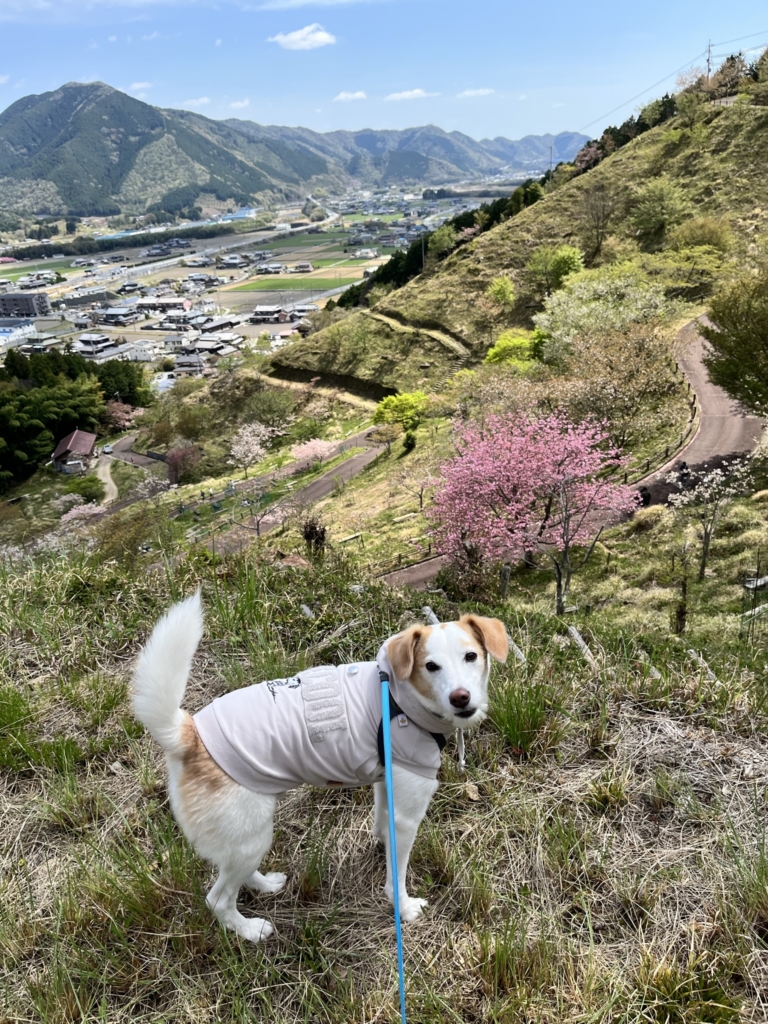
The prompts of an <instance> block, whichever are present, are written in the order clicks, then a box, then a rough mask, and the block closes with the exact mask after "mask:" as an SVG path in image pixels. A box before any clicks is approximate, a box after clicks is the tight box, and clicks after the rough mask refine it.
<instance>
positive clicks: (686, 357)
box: [380, 318, 766, 590]
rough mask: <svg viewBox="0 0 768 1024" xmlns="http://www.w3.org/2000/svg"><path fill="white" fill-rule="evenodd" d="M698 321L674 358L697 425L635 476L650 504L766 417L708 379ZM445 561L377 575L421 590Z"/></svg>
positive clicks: (728, 451)
mask: <svg viewBox="0 0 768 1024" xmlns="http://www.w3.org/2000/svg"><path fill="white" fill-rule="evenodd" d="M702 319H703V318H702ZM700 322H701V321H700V320H691V321H690V322H689V323H687V324H686V325H685V327H683V328H682V330H681V331H679V332H678V335H677V338H678V341H679V342H681V343H682V347H683V355H682V356H681V357H680V358H679V360H678V362H679V365H680V368H681V370H682V371H683V373H684V374H685V376H686V377H687V379H688V381H689V382H690V385H691V388H692V390H693V391H694V392H695V393H696V397H697V399H698V402H699V409H700V417H699V427H698V430H697V431H696V433H695V434H694V435H693V437H692V438H691V440H690V441H689V442H688V443H687V444H686V445H685V447H683V448H681V449H680V450H679V451H678V452H676V453H675V455H674V457H673V458H672V459H670V461H669V462H668V463H666V464H665V465H664V466H661V467H660V468H659V469H657V470H655V471H654V472H653V473H650V474H649V475H648V476H646V477H644V478H643V479H642V480H638V481H637V486H638V487H640V486H643V485H644V486H646V487H647V488H648V489H649V490H650V492H651V498H652V501H653V503H654V504H660V503H662V502H665V501H666V500H667V495H668V494H669V493H670V491H671V490H672V488H671V486H670V485H669V484H667V483H666V482H665V477H666V475H667V474H668V473H669V472H670V470H672V469H673V468H674V466H675V465H678V464H679V463H680V462H687V463H688V467H689V469H702V468H703V467H705V466H708V465H709V464H710V463H713V462H718V461H720V460H722V459H727V458H729V457H731V456H734V455H743V454H746V453H747V452H751V451H752V450H753V448H754V447H755V445H756V444H757V442H758V441H759V439H760V435H761V434H762V432H763V430H764V428H765V426H766V424H765V421H763V420H761V419H759V418H758V417H757V416H750V415H748V414H747V413H746V412H745V411H744V410H743V409H742V408H741V406H740V405H739V404H738V402H735V401H734V400H733V399H732V398H729V396H728V395H727V394H726V393H725V391H723V389H722V388H719V387H717V385H716V384H713V383H712V382H711V381H710V379H709V375H708V374H707V368H706V366H705V365H704V352H705V345H706V342H705V341H704V339H703V338H702V336H701V335H700V334H699V330H698V326H699V323H700ZM449 561H450V560H449V559H448V558H447V557H446V556H438V557H436V558H428V559H426V560H425V561H423V562H417V563H416V564H415V565H410V566H407V567H406V568H404V569H397V570H395V571H394V572H389V573H385V574H384V575H383V576H381V577H380V578H381V579H382V580H384V582H385V583H389V584H391V585H392V586H398V587H412V588H414V589H416V590H422V589H423V588H424V587H426V586H427V584H428V583H429V582H430V581H431V580H433V579H434V578H435V576H436V575H437V573H438V572H439V571H440V569H441V568H443V566H445V565H447V564H448V562H449Z"/></svg>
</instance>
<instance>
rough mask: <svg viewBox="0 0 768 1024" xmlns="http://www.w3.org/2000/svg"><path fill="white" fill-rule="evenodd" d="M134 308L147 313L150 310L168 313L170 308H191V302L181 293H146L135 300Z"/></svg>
mask: <svg viewBox="0 0 768 1024" xmlns="http://www.w3.org/2000/svg"><path fill="white" fill-rule="evenodd" d="M136 308H137V309H138V310H139V311H140V312H141V313H149V312H151V311H156V312H158V313H170V312H171V311H172V310H185V309H191V308H192V302H191V300H190V299H187V298H185V297H184V296H183V295H163V296H158V295H148V296H147V297H146V298H143V299H139V300H138V301H137V303H136Z"/></svg>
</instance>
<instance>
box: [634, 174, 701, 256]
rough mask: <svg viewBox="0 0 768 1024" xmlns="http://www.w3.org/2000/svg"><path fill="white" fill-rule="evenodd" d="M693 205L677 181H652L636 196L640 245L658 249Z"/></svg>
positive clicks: (635, 223)
mask: <svg viewBox="0 0 768 1024" xmlns="http://www.w3.org/2000/svg"><path fill="white" fill-rule="evenodd" d="M688 211H689V205H688V200H687V199H686V198H685V195H684V193H683V192H682V191H681V189H680V187H679V186H678V185H677V184H675V182H673V181H670V179H669V178H667V177H665V176H663V175H662V176H661V177H660V178H655V179H654V180H653V181H649V182H648V184H647V185H644V186H643V187H642V188H641V189H638V191H637V192H636V193H635V198H634V204H633V209H632V216H631V220H632V224H633V226H634V228H635V231H636V232H637V237H638V240H639V241H640V244H641V245H643V246H644V247H645V248H647V249H654V248H658V247H659V246H660V245H661V244H662V243H663V242H664V240H665V237H666V235H667V233H668V232H669V231H671V230H672V228H675V227H677V225H678V224H680V223H681V222H682V221H684V220H685V218H686V217H687V215H688Z"/></svg>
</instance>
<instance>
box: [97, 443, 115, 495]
mask: <svg viewBox="0 0 768 1024" xmlns="http://www.w3.org/2000/svg"><path fill="white" fill-rule="evenodd" d="M111 462H112V459H110V457H109V456H108V455H100V456H99V461H98V462H97V463H96V476H97V477H98V478H99V480H101V482H102V483H103V484H104V486H105V488H106V493H105V495H104V504H105V505H111V504H112V502H113V501H117V499H118V496H119V495H118V490H117V484H116V483H115V481H114V480H113V479H112V469H111V465H110V464H111Z"/></svg>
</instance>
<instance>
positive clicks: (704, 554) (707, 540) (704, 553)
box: [699, 528, 712, 581]
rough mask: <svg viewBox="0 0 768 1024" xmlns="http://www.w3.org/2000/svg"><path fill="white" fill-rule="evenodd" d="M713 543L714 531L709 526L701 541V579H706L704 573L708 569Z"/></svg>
mask: <svg viewBox="0 0 768 1024" xmlns="http://www.w3.org/2000/svg"><path fill="white" fill-rule="evenodd" d="M711 543H712V531H711V530H710V529H708V528H705V529H704V536H703V537H702V541H701V561H700V562H699V580H700V581H701V580H703V579H704V573H705V572H706V569H707V559H708V558H709V546H710V544H711Z"/></svg>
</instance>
